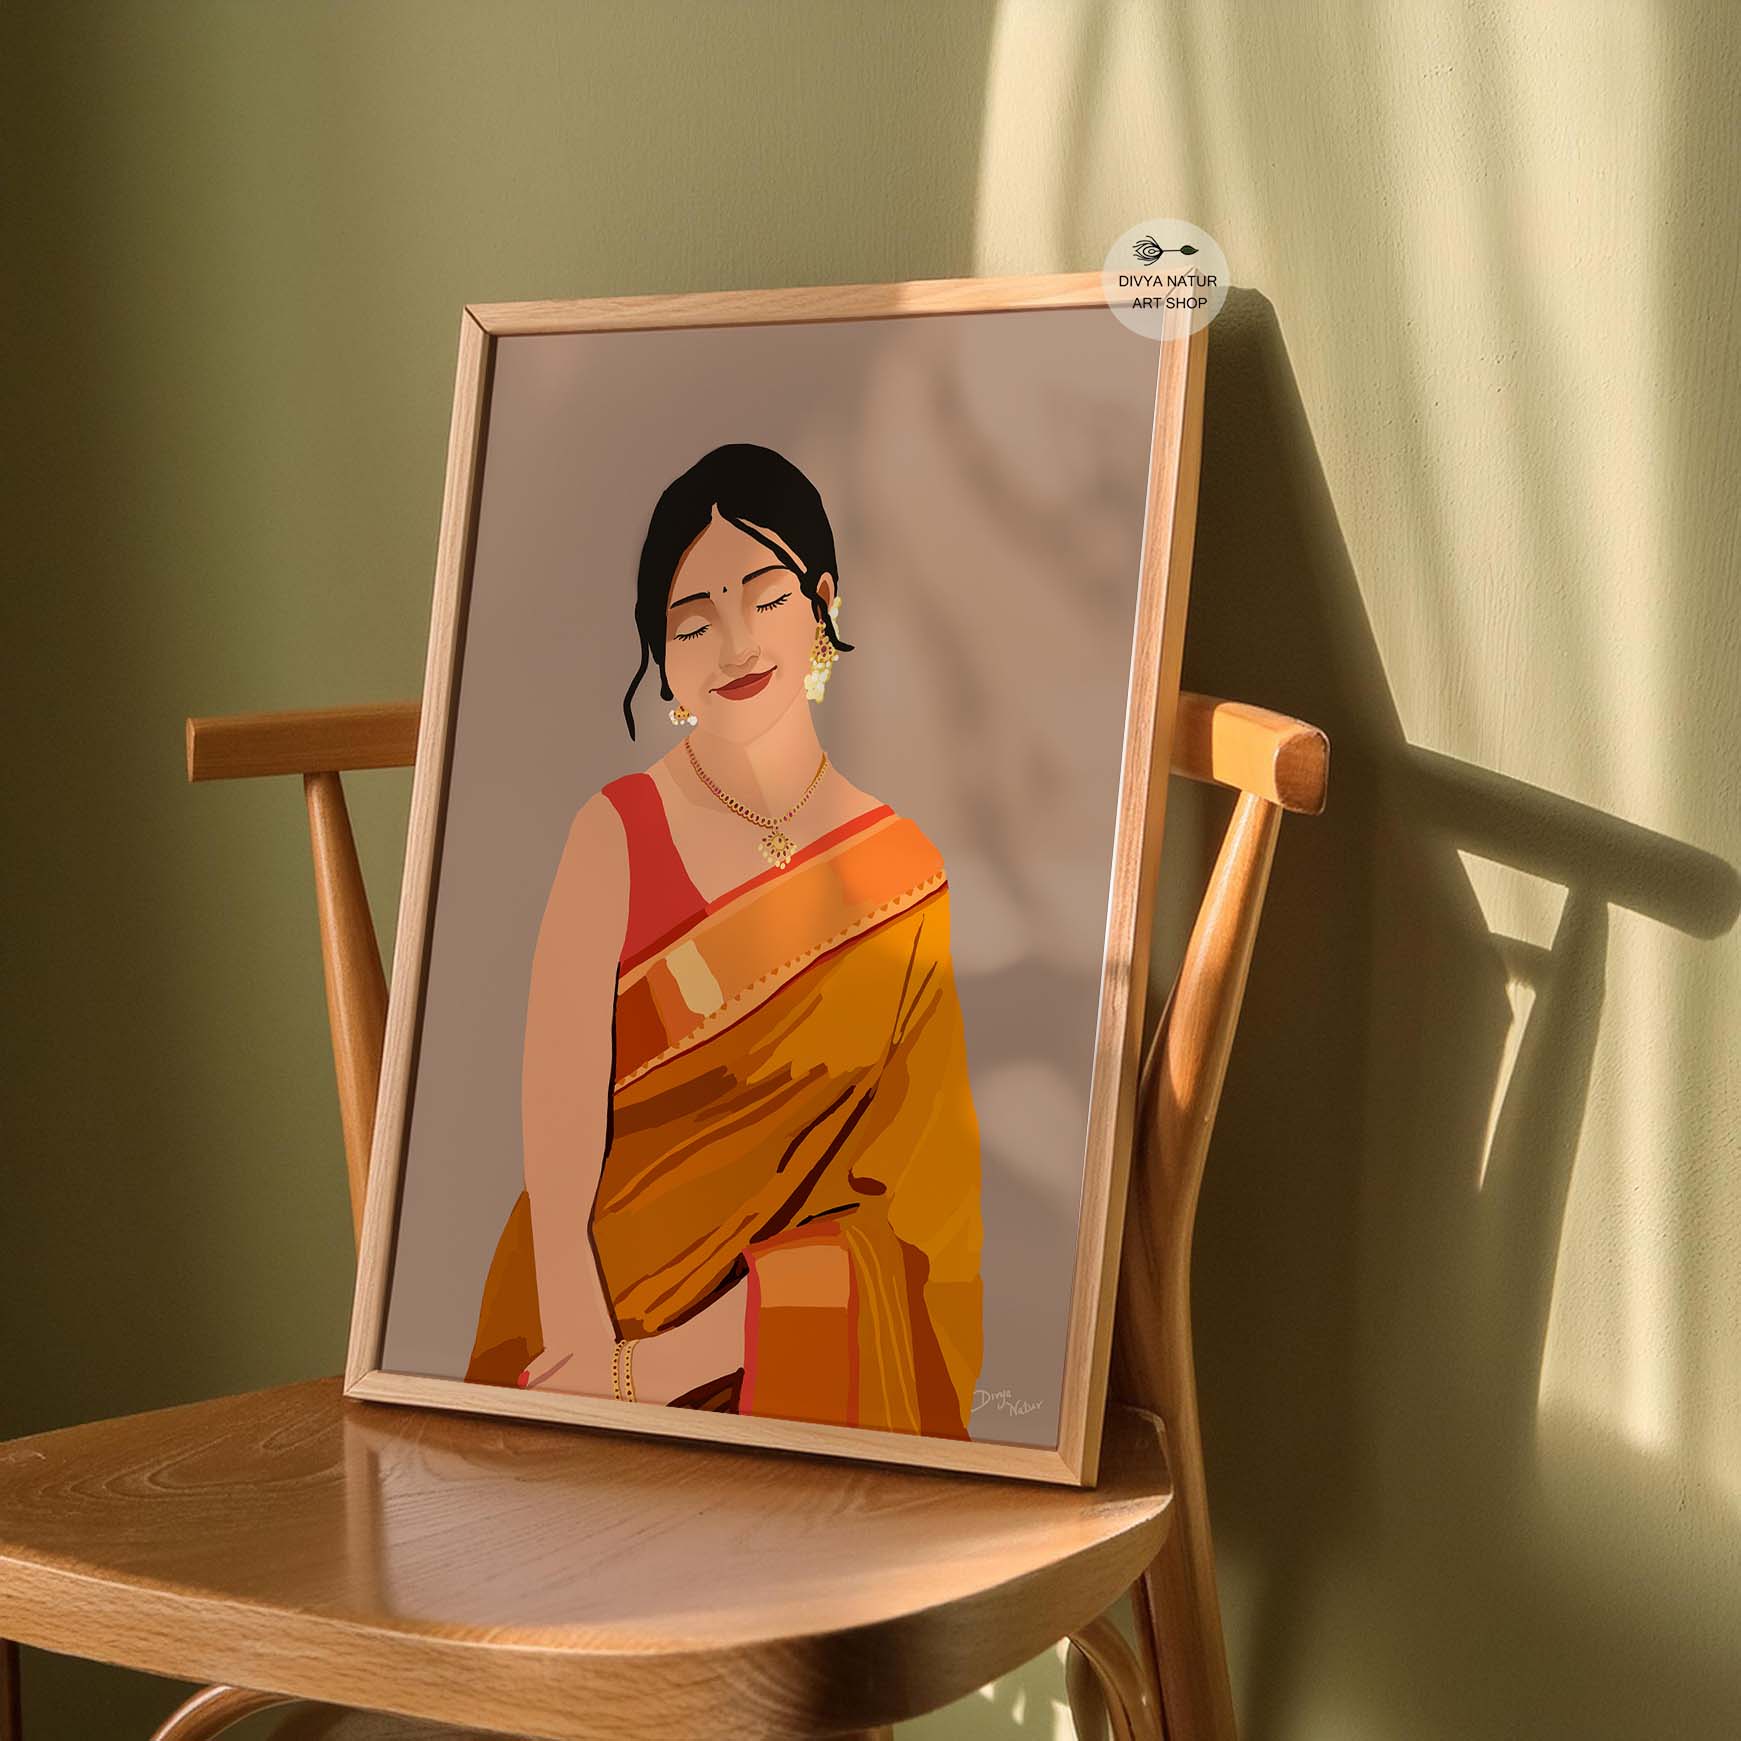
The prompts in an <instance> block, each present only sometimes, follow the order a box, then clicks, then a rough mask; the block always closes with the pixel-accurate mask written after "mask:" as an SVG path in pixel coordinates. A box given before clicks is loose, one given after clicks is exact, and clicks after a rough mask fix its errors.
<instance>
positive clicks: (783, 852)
mask: <svg viewBox="0 0 1741 1741" xmlns="http://www.w3.org/2000/svg"><path fill="white" fill-rule="evenodd" d="M797 850H798V845H797V842H796V841H794V840H793V839H792V838H791V836H790V835H787V834H784V833H782V832H781V831H780V830H779V829H778V828H775V829H770V830H769V832H768V833H766V834H764V835H763V836H762V857H763V858H765V859H766V860H767V861H768V863H769V864H771V865H773V866H774V868H775V869H776V870H784V869H785V868H786V866H787V865H789V864H790V863H791V862H792V854H793V853H795V852H796V851H797Z"/></svg>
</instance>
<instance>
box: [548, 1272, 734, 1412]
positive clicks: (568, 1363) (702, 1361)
mask: <svg viewBox="0 0 1741 1741" xmlns="http://www.w3.org/2000/svg"><path fill="white" fill-rule="evenodd" d="M749 1288H750V1283H749V1278H748V1277H747V1276H746V1277H744V1279H743V1280H742V1281H740V1282H738V1283H737V1284H736V1285H735V1286H734V1287H732V1288H730V1289H728V1290H727V1291H726V1292H725V1293H723V1294H721V1295H720V1297H719V1298H718V1299H717V1300H715V1301H714V1302H713V1303H712V1305H710V1306H706V1307H704V1308H703V1309H702V1310H701V1311H699V1312H697V1313H696V1314H695V1316H694V1317H693V1318H688V1319H685V1320H684V1322H683V1323H681V1324H676V1325H673V1326H672V1328H671V1329H669V1330H661V1331H660V1332H659V1333H658V1334H657V1335H654V1336H642V1337H639V1338H637V1340H636V1342H635V1349H634V1353H633V1355H632V1356H631V1365H630V1375H631V1377H632V1378H633V1380H634V1384H635V1400H636V1402H654V1403H669V1402H674V1401H675V1400H676V1399H677V1398H678V1397H680V1396H683V1395H686V1394H687V1393H688V1392H689V1391H692V1390H694V1389H695V1387H696V1386H697V1385H700V1384H706V1383H708V1382H709V1381H711V1380H715V1379H721V1378H725V1377H727V1376H729V1375H730V1374H731V1373H734V1372H736V1371H737V1370H738V1368H739V1367H740V1366H742V1365H743V1363H744V1310H745V1305H746V1302H747V1301H748V1299H749ZM613 1349H614V1344H613V1343H610V1342H607V1343H605V1344H604V1345H603V1347H600V1346H599V1345H598V1344H597V1343H596V1341H593V1340H592V1339H590V1338H587V1337H585V1336H579V1337H577V1336H572V1335H567V1336H565V1335H563V1334H562V1333H561V1332H560V1331H558V1332H557V1333H556V1334H554V1335H552V1336H551V1337H550V1339H549V1341H548V1342H547V1344H546V1346H545V1348H544V1351H543V1353H541V1354H540V1355H539V1356H538V1357H537V1358H536V1359H535V1360H534V1361H533V1362H532V1364H531V1365H530V1366H529V1367H527V1369H526V1371H525V1372H524V1373H523V1374H522V1375H521V1379H520V1383H521V1386H522V1388H524V1389H527V1390H559V1391H563V1392H566V1393H569V1394H571V1395H574V1396H601V1397H608V1396H609V1395H610V1394H611V1358H612V1353H613Z"/></svg>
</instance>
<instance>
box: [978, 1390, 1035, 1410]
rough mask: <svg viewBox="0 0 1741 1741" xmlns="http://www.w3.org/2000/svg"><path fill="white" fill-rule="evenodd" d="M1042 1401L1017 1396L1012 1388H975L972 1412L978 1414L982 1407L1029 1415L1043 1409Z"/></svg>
mask: <svg viewBox="0 0 1741 1741" xmlns="http://www.w3.org/2000/svg"><path fill="white" fill-rule="evenodd" d="M1045 1406H1046V1405H1045V1404H1044V1403H1043V1402H1034V1401H1033V1400H1031V1399H1030V1398H1028V1397H1025V1396H1017V1395H1016V1393H1015V1392H1014V1391H1013V1390H976V1391H975V1392H974V1393H973V1412H974V1413H975V1414H978V1413H979V1411H980V1410H981V1409H983V1408H995V1409H1000V1410H1001V1411H1002V1412H1003V1413H1004V1414H1006V1415H1031V1414H1034V1413H1035V1412H1036V1411H1038V1410H1040V1409H1043V1408H1044V1407H1045Z"/></svg>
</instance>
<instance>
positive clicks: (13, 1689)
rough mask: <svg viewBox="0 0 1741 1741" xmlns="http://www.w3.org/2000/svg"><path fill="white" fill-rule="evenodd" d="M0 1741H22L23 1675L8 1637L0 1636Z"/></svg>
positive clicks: (16, 1652) (15, 1651) (14, 1646)
mask: <svg viewBox="0 0 1741 1741" xmlns="http://www.w3.org/2000/svg"><path fill="white" fill-rule="evenodd" d="M0 1741H24V1677H23V1675H22V1673H21V1672H20V1668H19V1662H18V1646H17V1645H16V1644H14V1643H13V1642H12V1640H11V1639H10V1638H0Z"/></svg>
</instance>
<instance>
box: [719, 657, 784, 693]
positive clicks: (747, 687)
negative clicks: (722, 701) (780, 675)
mask: <svg viewBox="0 0 1741 1741" xmlns="http://www.w3.org/2000/svg"><path fill="white" fill-rule="evenodd" d="M774 670H775V667H774V666H772V665H770V666H769V667H768V668H767V670H766V671H752V672H751V673H750V675H749V676H748V677H734V678H733V679H732V680H731V682H729V683H722V684H721V685H720V686H719V687H718V688H717V689H716V690H714V694H715V695H723V696H724V697H725V698H726V699H727V700H728V701H748V700H749V698H750V697H751V696H752V695H760V694H761V693H762V691H763V690H764V689H766V688H767V687H768V683H769V680H770V679H771V678H772V677H773V675H774Z"/></svg>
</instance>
